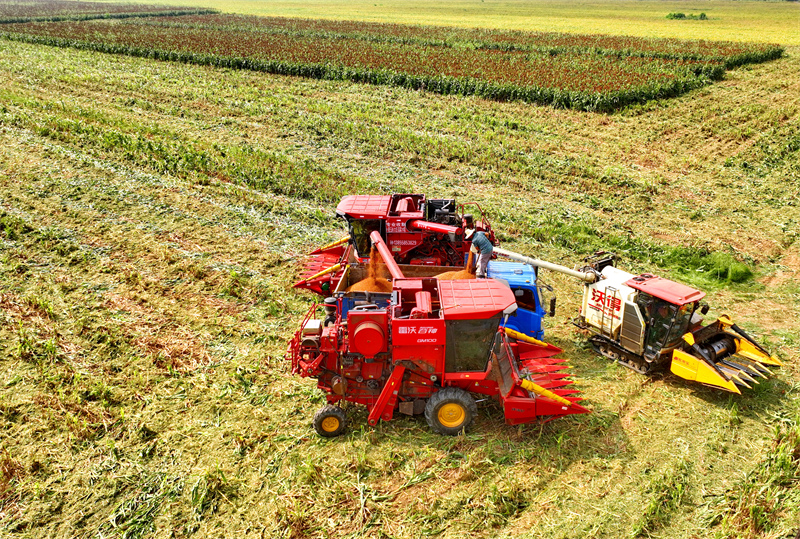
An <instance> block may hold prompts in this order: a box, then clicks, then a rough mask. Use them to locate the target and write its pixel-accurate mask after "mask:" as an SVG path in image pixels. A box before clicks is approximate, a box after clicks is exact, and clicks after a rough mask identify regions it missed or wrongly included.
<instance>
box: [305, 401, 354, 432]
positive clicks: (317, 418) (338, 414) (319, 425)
mask: <svg viewBox="0 0 800 539" xmlns="http://www.w3.org/2000/svg"><path fill="white" fill-rule="evenodd" d="M333 419H336V420H337V421H338V422H339V424H338V426H335V428H331V422H332V420H333ZM313 424H314V430H315V431H317V434H319V435H320V436H322V437H323V438H334V437H336V436H339V435H340V434H342V433H343V432H344V430H345V429H346V428H347V416H346V415H345V413H344V410H342V409H341V408H339V407H338V406H334V405H332V404H326V405H325V406H323V407H322V408H320V410H319V411H318V412H317V413H316V414H314V423H313Z"/></svg>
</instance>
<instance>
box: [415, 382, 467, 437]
mask: <svg viewBox="0 0 800 539" xmlns="http://www.w3.org/2000/svg"><path fill="white" fill-rule="evenodd" d="M476 415H478V406H477V405H476V404H475V399H473V398H472V397H471V396H470V394H469V393H467V392H466V391H464V390H463V389H459V388H457V387H446V388H444V389H442V390H441V391H437V392H436V393H434V394H433V396H432V397H431V398H430V399H428V404H427V405H426V406H425V419H426V420H427V421H428V425H430V426H431V429H433V431H434V432H438V433H439V434H445V435H448V436H456V435H458V434H460V433H461V432H464V431H466V430H467V429H468V428H469V426H470V425H471V424H472V421H473V419H475V416H476Z"/></svg>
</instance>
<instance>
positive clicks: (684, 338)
mask: <svg viewBox="0 0 800 539" xmlns="http://www.w3.org/2000/svg"><path fill="white" fill-rule="evenodd" d="M495 252H496V253H498V254H500V255H503V256H507V257H509V258H511V259H513V260H517V261H519V262H522V263H524V264H529V265H532V266H534V267H538V268H544V269H550V270H553V271H557V272H560V273H564V274H567V275H570V276H572V277H576V278H578V279H580V280H582V281H583V282H584V284H585V287H584V294H583V304H582V306H581V311H580V315H579V316H578V318H577V319H576V320H575V323H576V325H577V326H578V327H580V328H583V329H587V330H589V331H591V332H592V334H593V335H592V336H591V337H590V342H591V343H592V346H593V347H594V349H595V350H596V351H597V352H598V353H600V354H602V355H604V356H606V357H608V358H610V359H613V360H615V361H618V362H619V363H621V364H623V365H625V366H627V367H630V368H631V369H633V370H635V371H637V372H639V373H642V374H647V373H650V372H653V371H656V370H659V369H664V368H666V366H667V365H669V368H670V370H671V371H672V373H673V374H675V375H677V376H679V377H681V378H684V379H686V380H690V381H697V382H700V383H702V384H706V385H709V386H714V387H718V388H722V389H724V390H727V391H731V392H733V393H741V391H740V389H739V388H750V387H751V384H757V383H758V379H759V378H766V376H767V374H769V373H770V371H769V368H768V366H780V365H781V362H780V361H779V360H778V358H776V357H775V356H772V355H771V354H770V353H769V352H767V351H766V350H765V349H764V347H762V346H761V345H760V344H759V343H758V342H756V341H755V340H754V339H753V338H752V337H751V336H750V335H748V334H747V333H746V332H745V331H744V330H742V329H741V328H740V327H738V326H737V325H736V324H734V323H733V321H732V320H731V319H730V318H729V317H728V316H727V315H722V316H720V317H719V318H718V319H717V320H715V321H714V322H712V323H710V324H708V325H706V326H702V322H703V319H702V316H701V315H703V314H706V313H707V312H708V305H707V304H702V305H701V304H700V300H702V299H703V298H704V297H705V293H703V292H701V291H699V290H696V289H694V288H691V287H689V286H686V285H683V284H680V283H676V282H674V281H670V280H668V279H664V278H661V277H656V276H655V275H653V274H650V273H643V274H641V275H633V274H631V273H628V272H626V271H622V270H620V269H617V268H615V267H614V258H615V257H614V256H613V255H611V256H601V257H596V258H595V259H594V260H592V261H590V262H589V265H587V266H585V267H583V268H581V269H580V270H571V269H569V268H566V267H564V266H560V265H558V264H552V263H549V262H545V261H543V260H537V259H534V258H529V257H526V256H523V255H520V254H518V253H514V252H511V251H506V250H505V249H499V248H497V249H495ZM587 262H588V261H587Z"/></svg>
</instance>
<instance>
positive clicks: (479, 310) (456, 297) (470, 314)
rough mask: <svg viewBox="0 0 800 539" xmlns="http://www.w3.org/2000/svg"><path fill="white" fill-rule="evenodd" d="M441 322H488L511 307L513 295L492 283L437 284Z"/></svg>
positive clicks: (497, 282)
mask: <svg viewBox="0 0 800 539" xmlns="http://www.w3.org/2000/svg"><path fill="white" fill-rule="evenodd" d="M439 300H440V301H441V310H442V312H443V313H444V318H445V320H466V319H478V318H490V317H492V316H494V315H496V314H500V313H502V312H503V311H504V310H505V309H507V308H508V307H510V306H512V305H514V304H515V303H516V300H515V298H514V293H513V292H511V289H510V288H508V286H506V285H505V284H503V283H501V282H499V281H495V280H494V279H469V280H455V281H439Z"/></svg>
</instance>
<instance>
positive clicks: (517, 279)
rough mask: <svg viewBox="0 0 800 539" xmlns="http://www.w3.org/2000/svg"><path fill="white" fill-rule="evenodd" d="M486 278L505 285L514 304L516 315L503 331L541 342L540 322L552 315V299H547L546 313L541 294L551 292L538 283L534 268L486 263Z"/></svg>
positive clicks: (515, 263)
mask: <svg viewBox="0 0 800 539" xmlns="http://www.w3.org/2000/svg"><path fill="white" fill-rule="evenodd" d="M487 274H488V276H489V277H490V278H492V279H496V280H498V281H500V282H503V283H505V284H507V285H508V287H509V288H510V289H511V292H512V293H513V294H514V299H515V300H516V302H517V307H518V308H517V312H516V313H515V315H514V316H512V317H511V318H509V319H508V321H507V322H506V323H505V327H507V328H511V329H513V330H516V331H519V332H520V333H524V334H526V335H529V336H531V337H533V338H535V339H540V340H541V339H543V338H544V329H543V328H542V319H543V318H544V317H545V316H547V315H548V314H549V315H550V316H553V315H555V308H556V303H555V302H556V298H555V296H553V295H551V296H550V298H549V306H548V307H549V313H548V312H547V311H545V309H544V305H545V304H547V303H548V301H546V299H545V297H544V293H545V291H547V292H552V290H553V289H552V287H550V286H548V285H543V284H542V283H541V282H539V279H538V275H537V272H536V268H535V267H534V266H531V265H530V264H522V263H519V262H501V261H498V260H492V261H490V262H489V267H488V270H487Z"/></svg>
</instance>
